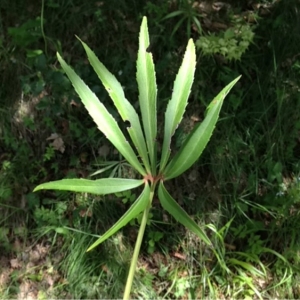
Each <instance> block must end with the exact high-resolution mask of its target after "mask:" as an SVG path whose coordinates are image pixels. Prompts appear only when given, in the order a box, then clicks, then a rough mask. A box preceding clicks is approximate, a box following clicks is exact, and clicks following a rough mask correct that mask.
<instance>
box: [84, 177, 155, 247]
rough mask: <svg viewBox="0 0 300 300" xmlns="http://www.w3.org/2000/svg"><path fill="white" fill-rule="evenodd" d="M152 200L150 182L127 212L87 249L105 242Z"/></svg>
mask: <svg viewBox="0 0 300 300" xmlns="http://www.w3.org/2000/svg"><path fill="white" fill-rule="evenodd" d="M149 201H150V187H149V185H148V183H146V184H145V188H144V190H143V192H142V193H141V195H140V196H139V197H138V199H137V200H135V202H134V203H133V204H132V205H131V207H130V208H129V209H128V210H127V212H126V213H125V214H124V215H123V216H122V217H121V218H120V219H119V220H118V221H117V223H115V224H114V225H113V226H112V227H111V228H110V229H109V230H107V231H106V232H105V233H104V234H103V235H102V236H101V237H100V238H99V239H98V240H97V241H96V242H95V243H93V244H92V245H91V246H90V247H89V248H88V249H87V251H90V250H92V249H94V248H95V247H97V246H98V245H99V244H101V243H102V242H104V241H105V240H106V239H108V238H109V237H110V236H112V235H113V234H114V233H116V232H117V231H118V230H120V229H121V228H122V227H124V226H125V225H126V224H127V223H129V222H130V221H131V220H132V219H134V218H135V217H137V216H138V215H139V214H140V213H141V212H142V211H144V210H145V209H146V207H147V205H148V204H149Z"/></svg>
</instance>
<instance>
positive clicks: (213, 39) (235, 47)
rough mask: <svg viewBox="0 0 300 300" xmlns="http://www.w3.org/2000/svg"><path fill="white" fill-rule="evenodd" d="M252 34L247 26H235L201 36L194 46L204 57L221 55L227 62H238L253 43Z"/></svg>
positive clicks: (251, 30)
mask: <svg viewBox="0 0 300 300" xmlns="http://www.w3.org/2000/svg"><path fill="white" fill-rule="evenodd" d="M253 38H254V32H253V29H252V28H251V27H250V26H249V25H242V26H241V25H240V24H237V25H236V26H235V27H232V28H228V29H227V30H226V31H224V32H220V33H218V34H215V33H212V34H211V35H207V36H201V37H200V38H199V39H198V41H197V42H196V46H197V47H198V48H199V49H201V50H202V52H203V54H204V55H213V54H221V55H222V56H224V57H225V58H226V59H229V60H240V59H241V56H242V54H243V53H244V52H245V51H246V50H247V49H248V48H249V46H250V44H251V43H252V42H253Z"/></svg>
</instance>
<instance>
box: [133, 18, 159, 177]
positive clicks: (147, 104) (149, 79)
mask: <svg viewBox="0 0 300 300" xmlns="http://www.w3.org/2000/svg"><path fill="white" fill-rule="evenodd" d="M149 46H150V42H149V33H148V27H147V18H146V17H144V18H143V21H142V25H141V30H140V36H139V51H138V58H137V64H136V66H137V73H136V77H137V83H138V88H139V102H140V108H141V114H142V120H143V127H144V132H145V136H146V141H147V146H148V151H149V156H150V162H151V166H152V173H153V175H155V174H154V172H155V167H156V145H155V141H156V134H157V117H156V97H157V86H156V78H155V69H154V63H153V58H152V54H151V53H149V52H147V49H148V47H149Z"/></svg>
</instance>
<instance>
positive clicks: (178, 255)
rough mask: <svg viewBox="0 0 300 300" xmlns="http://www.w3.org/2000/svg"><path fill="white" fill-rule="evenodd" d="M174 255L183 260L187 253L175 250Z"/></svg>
mask: <svg viewBox="0 0 300 300" xmlns="http://www.w3.org/2000/svg"><path fill="white" fill-rule="evenodd" d="M173 256H174V257H176V258H179V259H181V260H186V255H185V254H182V253H179V252H174V253H173Z"/></svg>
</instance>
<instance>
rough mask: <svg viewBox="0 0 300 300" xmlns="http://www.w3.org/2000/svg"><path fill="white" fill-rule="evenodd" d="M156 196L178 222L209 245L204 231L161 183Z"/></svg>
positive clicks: (209, 242)
mask: <svg viewBox="0 0 300 300" xmlns="http://www.w3.org/2000/svg"><path fill="white" fill-rule="evenodd" d="M158 198H159V200H160V203H161V205H162V207H163V208H164V209H165V210H166V211H167V212H168V213H169V214H170V215H172V216H173V217H174V218H175V219H176V220H177V221H178V222H179V223H181V224H182V225H184V226H185V227H186V228H188V229H189V230H190V231H192V232H193V233H195V234H196V235H197V236H198V237H199V238H200V239H202V240H203V241H204V242H205V243H206V244H207V245H211V241H210V240H209V238H208V237H207V235H206V233H205V232H204V231H203V230H202V229H201V228H200V227H199V226H198V224H197V223H196V222H195V221H194V220H193V219H192V218H191V217H190V216H189V215H188V214H187V213H186V211H185V210H184V209H183V208H182V207H181V206H180V205H179V204H178V203H177V202H176V201H175V200H174V199H173V198H172V196H171V195H170V194H169V193H168V191H167V190H166V188H165V187H164V185H163V183H162V182H161V183H160V184H159V187H158Z"/></svg>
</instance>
